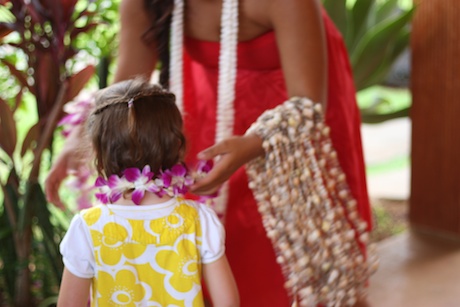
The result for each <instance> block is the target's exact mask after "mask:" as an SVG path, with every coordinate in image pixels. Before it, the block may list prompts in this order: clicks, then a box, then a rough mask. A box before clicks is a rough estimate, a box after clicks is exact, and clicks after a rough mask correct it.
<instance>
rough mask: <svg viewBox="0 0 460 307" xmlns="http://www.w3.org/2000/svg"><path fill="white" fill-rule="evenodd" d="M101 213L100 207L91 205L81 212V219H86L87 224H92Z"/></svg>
mask: <svg viewBox="0 0 460 307" xmlns="http://www.w3.org/2000/svg"><path fill="white" fill-rule="evenodd" d="M101 214H102V209H101V207H93V208H90V209H88V210H86V211H85V212H84V213H83V219H84V220H85V221H86V223H87V224H88V226H92V225H94V224H95V223H96V222H97V221H98V220H99V218H100V217H101Z"/></svg>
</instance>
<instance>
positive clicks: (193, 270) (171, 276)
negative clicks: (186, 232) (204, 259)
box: [155, 237, 201, 293]
mask: <svg viewBox="0 0 460 307" xmlns="http://www.w3.org/2000/svg"><path fill="white" fill-rule="evenodd" d="M155 261H156V263H157V265H158V266H159V267H160V268H161V269H162V271H163V272H164V274H165V275H166V276H165V286H166V288H169V287H168V284H170V286H172V287H173V288H174V289H175V290H176V291H178V292H182V293H184V292H189V291H191V290H193V289H196V286H197V285H200V280H201V265H200V263H199V255H198V250H197V247H196V245H195V243H194V242H193V241H191V240H188V239H186V238H183V237H181V238H179V239H178V241H177V242H176V244H175V246H174V248H173V249H162V250H161V251H159V252H158V253H157V254H156V257H155Z"/></svg>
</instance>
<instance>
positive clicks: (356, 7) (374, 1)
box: [323, 0, 414, 122]
mask: <svg viewBox="0 0 460 307" xmlns="http://www.w3.org/2000/svg"><path fill="white" fill-rule="evenodd" d="M323 4H324V7H325V9H326V10H327V12H328V14H329V16H330V17H331V19H332V20H333V21H334V23H335V24H336V26H337V28H338V29H339V31H340V32H341V34H342V36H343V38H344V40H345V44H346V46H347V49H348V53H349V55H350V61H351V66H352V69H353V77H354V81H355V86H356V89H357V91H361V90H364V89H367V88H369V87H371V86H374V85H380V84H382V83H383V82H384V80H385V78H386V77H387V75H388V73H389V72H390V69H391V68H392V66H393V64H394V63H395V61H396V59H397V58H398V57H399V56H400V55H401V54H402V52H403V51H404V50H406V49H407V48H408V46H409V36H410V22H411V20H412V15H413V11H414V8H410V9H404V8H402V7H401V5H399V1H398V0H384V1H379V0H355V1H351V0H348V1H347V0H323ZM380 103H388V101H386V100H385V99H378V100H376V103H374V104H373V105H372V106H371V107H370V108H366V109H361V115H362V117H363V121H364V122H381V121H384V120H388V119H392V118H396V117H402V116H407V115H408V108H405V109H403V110H398V111H396V112H394V113H388V114H377V113H376V110H377V109H379V104H380Z"/></svg>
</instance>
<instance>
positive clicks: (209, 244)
mask: <svg viewBox="0 0 460 307" xmlns="http://www.w3.org/2000/svg"><path fill="white" fill-rule="evenodd" d="M197 206H198V212H199V215H200V224H201V234H202V244H201V262H202V263H203V264H206V263H211V262H214V261H216V260H218V259H219V258H220V257H222V256H223V255H224V254H225V230H224V226H223V225H222V223H221V222H220V220H219V218H218V217H217V215H216V213H215V212H214V211H213V210H212V209H211V208H209V207H207V206H206V205H200V204H197Z"/></svg>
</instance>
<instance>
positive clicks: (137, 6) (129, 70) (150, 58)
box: [114, 0, 158, 82]
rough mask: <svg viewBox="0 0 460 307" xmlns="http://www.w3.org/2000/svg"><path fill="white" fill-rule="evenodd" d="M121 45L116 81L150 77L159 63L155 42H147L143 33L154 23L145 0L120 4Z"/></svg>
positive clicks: (131, 0) (133, 0)
mask: <svg viewBox="0 0 460 307" xmlns="http://www.w3.org/2000/svg"><path fill="white" fill-rule="evenodd" d="M120 22H121V28H120V34H119V35H120V45H119V47H118V63H117V71H116V73H115V80H114V82H118V81H122V80H126V79H130V78H133V77H135V76H143V77H145V78H146V79H150V77H151V75H152V73H153V71H154V69H155V65H156V63H157V59H158V56H157V52H156V44H155V42H152V43H149V44H147V43H146V42H145V41H144V39H143V37H142V36H143V34H144V33H145V32H146V31H147V29H148V28H149V27H150V26H151V25H152V20H151V18H150V17H149V16H148V14H147V11H146V10H145V8H144V0H123V1H122V2H121V4H120Z"/></svg>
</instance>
